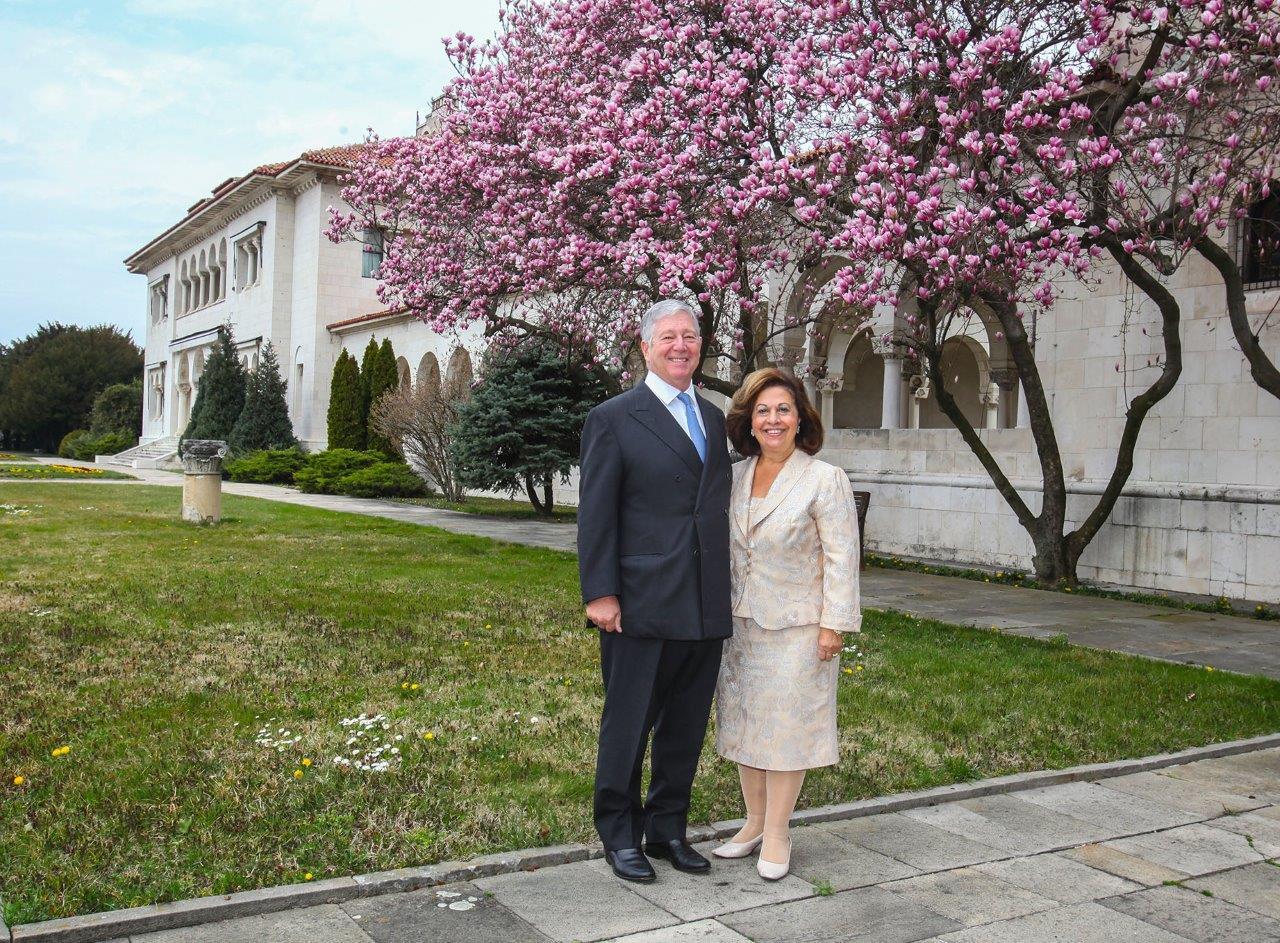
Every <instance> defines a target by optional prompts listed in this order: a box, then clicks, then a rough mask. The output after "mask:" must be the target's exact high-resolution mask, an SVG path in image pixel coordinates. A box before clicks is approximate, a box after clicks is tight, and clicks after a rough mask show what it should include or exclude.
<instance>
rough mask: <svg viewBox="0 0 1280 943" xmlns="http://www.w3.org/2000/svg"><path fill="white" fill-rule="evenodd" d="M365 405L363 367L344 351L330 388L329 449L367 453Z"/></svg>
mask: <svg viewBox="0 0 1280 943" xmlns="http://www.w3.org/2000/svg"><path fill="white" fill-rule="evenodd" d="M363 403H364V393H363V392H362V390H361V388H360V365H359V364H358V363H356V358H355V357H353V356H351V355H350V354H349V353H347V351H346V349H345V348H344V349H343V351H342V353H341V354H339V355H338V362H337V363H336V364H334V367H333V382H332V383H331V384H330V386H329V448H331V449H356V450H357V451H363V450H364V446H365V421H364V410H363Z"/></svg>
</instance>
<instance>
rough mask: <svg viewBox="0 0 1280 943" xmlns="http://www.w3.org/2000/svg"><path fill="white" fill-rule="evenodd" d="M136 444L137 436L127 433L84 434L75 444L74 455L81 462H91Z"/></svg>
mask: <svg viewBox="0 0 1280 943" xmlns="http://www.w3.org/2000/svg"><path fill="white" fill-rule="evenodd" d="M137 444H138V439H137V436H131V435H129V434H128V433H127V432H104V433H103V434H102V435H93V434H92V433H86V434H85V437H84V438H83V439H79V440H77V442H76V446H75V454H74V455H72V456H71V457H72V458H78V459H80V461H82V462H92V461H93V459H94V456H97V455H115V454H116V453H117V452H123V451H124V450H125V449H131V448H133V447H134V446H135V445H137Z"/></svg>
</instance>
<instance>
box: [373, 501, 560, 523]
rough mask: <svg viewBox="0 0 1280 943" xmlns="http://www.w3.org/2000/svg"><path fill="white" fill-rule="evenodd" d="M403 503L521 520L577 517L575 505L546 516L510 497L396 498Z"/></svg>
mask: <svg viewBox="0 0 1280 943" xmlns="http://www.w3.org/2000/svg"><path fill="white" fill-rule="evenodd" d="M396 500H398V501H402V502H403V503H405V504H418V505H421V506H422V507H427V508H442V509H444V510H446V511H462V512H464V513H466V514H479V515H483V516H484V517H507V518H511V519H513V520H521V521H529V520H533V521H546V520H554V521H557V522H562V523H573V522H574V521H576V520H577V519H578V509H577V508H576V507H563V506H560V505H557V506H556V507H554V508H552V509H551V513H552V517H551V518H546V517H543V516H542V515H540V514H539V513H538V512H537V511H535V510H534V509H533V505H532V504H530V503H529V502H528V501H520V500H515V499H511V498H482V497H477V496H472V497H469V498H467V500H466V501H449V500H446V499H445V498H441V497H438V496H437V497H431V498H397V499H396Z"/></svg>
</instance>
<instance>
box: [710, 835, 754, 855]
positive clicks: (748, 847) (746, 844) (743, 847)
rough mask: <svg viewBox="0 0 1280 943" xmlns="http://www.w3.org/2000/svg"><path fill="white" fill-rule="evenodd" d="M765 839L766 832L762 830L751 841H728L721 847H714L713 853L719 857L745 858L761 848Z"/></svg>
mask: <svg viewBox="0 0 1280 943" xmlns="http://www.w3.org/2000/svg"><path fill="white" fill-rule="evenodd" d="M763 841H764V833H763V832H761V833H760V834H759V835H757V836H756V837H755V838H753V839H751V841H727V842H725V843H724V844H723V845H721V846H720V847H719V848H712V849H711V853H712V854H713V855H715V856H716V857H717V858H745V857H747V855H749V854H752V853H753V852H754V851H755V850H756V849H757V848H759V847H760V843H761V842H763Z"/></svg>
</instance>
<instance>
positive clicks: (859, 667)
mask: <svg viewBox="0 0 1280 943" xmlns="http://www.w3.org/2000/svg"><path fill="white" fill-rule="evenodd" d="M854 670H855V671H861V670H862V666H861V665H857V666H855V668H854Z"/></svg>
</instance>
